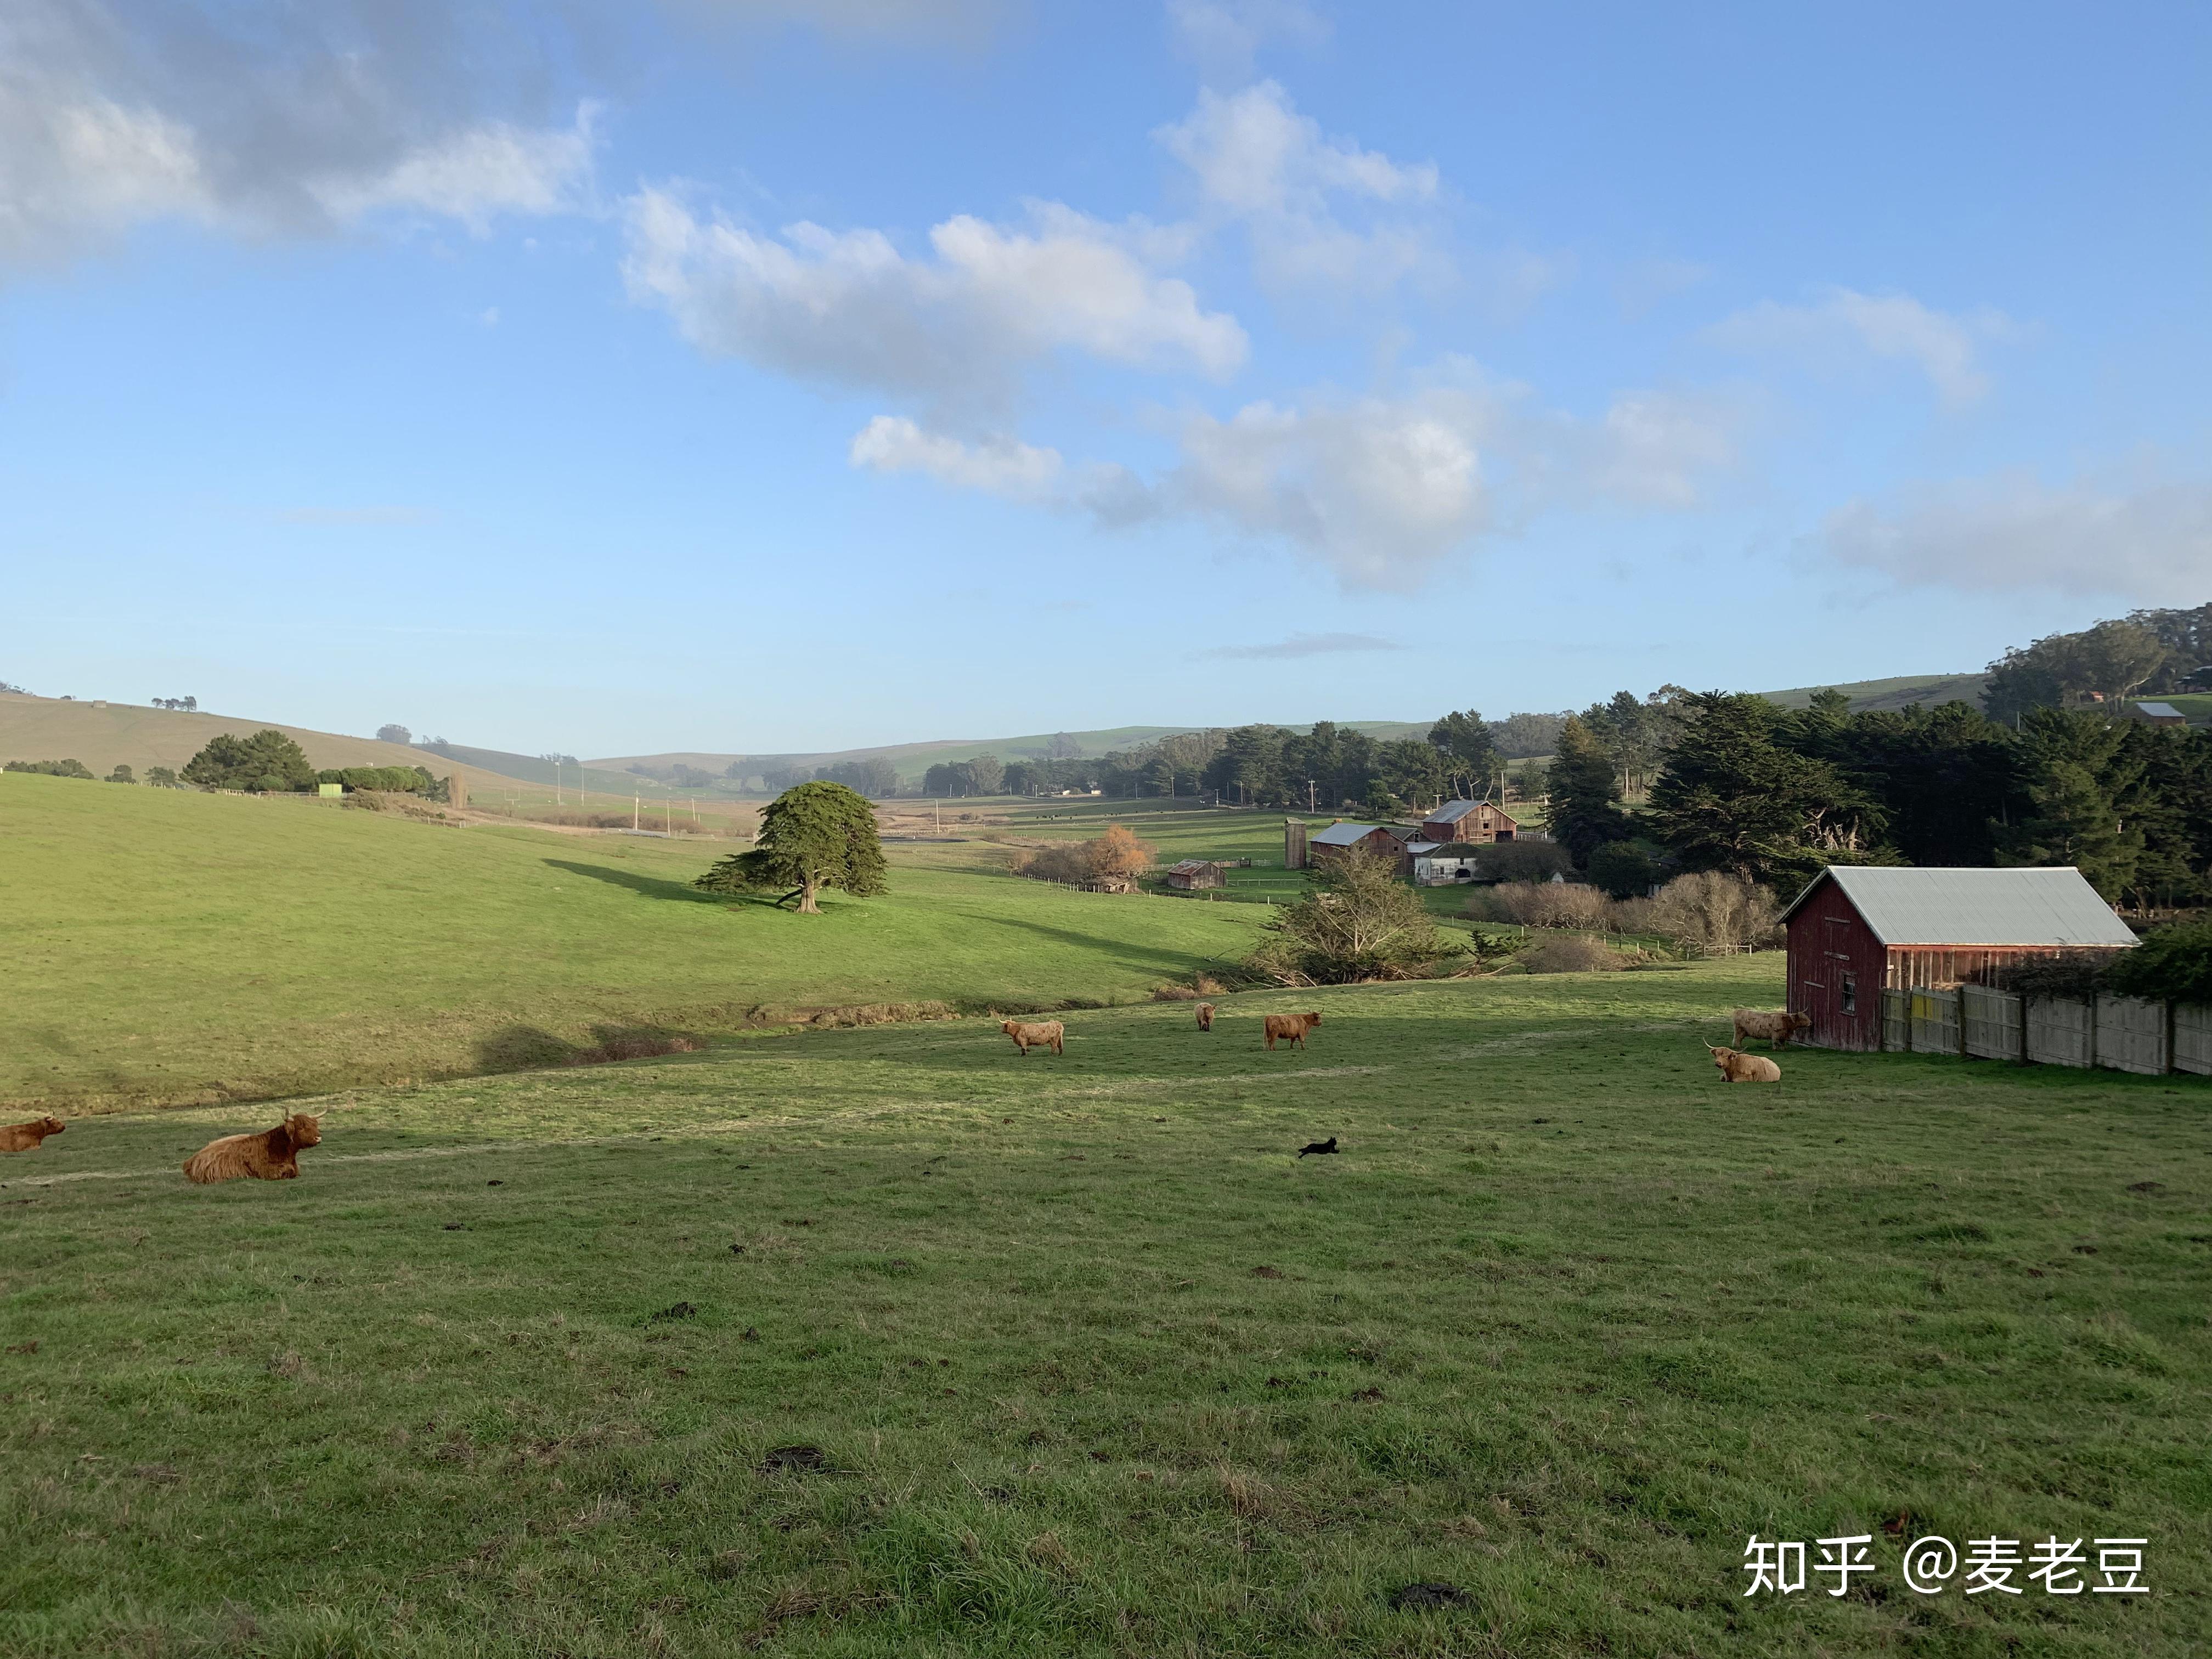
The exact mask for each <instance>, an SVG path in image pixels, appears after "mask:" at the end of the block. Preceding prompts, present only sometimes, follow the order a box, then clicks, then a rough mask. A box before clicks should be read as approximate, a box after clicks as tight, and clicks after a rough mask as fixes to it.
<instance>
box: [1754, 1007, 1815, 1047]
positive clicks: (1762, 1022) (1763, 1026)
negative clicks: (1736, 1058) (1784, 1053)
mask: <svg viewBox="0 0 2212 1659" xmlns="http://www.w3.org/2000/svg"><path fill="white" fill-rule="evenodd" d="M1812 1024H1813V1016H1812V1015H1810V1014H1791V1013H1769V1012H1767V1011H1766V1010H1765V1009H1764V1008H1739V1009H1737V1010H1736V1011H1735V1043H1736V1047H1737V1048H1741V1047H1743V1045H1744V1044H1745V1043H1747V1042H1771V1043H1772V1044H1773V1045H1774V1046H1775V1047H1776V1048H1788V1047H1789V1046H1790V1033H1791V1032H1793V1031H1802V1030H1808V1029H1809V1028H1810V1027H1811V1025H1812Z"/></svg>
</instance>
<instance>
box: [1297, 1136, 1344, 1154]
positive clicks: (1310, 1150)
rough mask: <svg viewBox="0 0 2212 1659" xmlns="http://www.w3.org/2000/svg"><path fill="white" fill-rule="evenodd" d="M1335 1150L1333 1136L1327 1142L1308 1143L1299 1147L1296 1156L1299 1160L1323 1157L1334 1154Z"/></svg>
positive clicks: (1334, 1138)
mask: <svg viewBox="0 0 2212 1659" xmlns="http://www.w3.org/2000/svg"><path fill="white" fill-rule="evenodd" d="M1336 1149H1337V1147H1336V1137H1335V1136H1334V1135H1331V1136H1330V1137H1329V1138H1328V1139H1327V1140H1315V1141H1310V1142H1308V1143H1307V1144H1306V1145H1305V1146H1301V1147H1299V1148H1298V1156H1299V1157H1300V1158H1305V1157H1308V1156H1322V1157H1325V1156H1327V1155H1328V1154H1330V1153H1333V1152H1335V1151H1336Z"/></svg>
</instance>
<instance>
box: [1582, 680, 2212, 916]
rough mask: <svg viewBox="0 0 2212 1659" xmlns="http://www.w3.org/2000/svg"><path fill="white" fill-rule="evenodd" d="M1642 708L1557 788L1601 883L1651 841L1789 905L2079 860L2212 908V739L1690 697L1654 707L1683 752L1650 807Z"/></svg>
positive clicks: (2104, 717)
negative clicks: (1635, 747) (1989, 869)
mask: <svg viewBox="0 0 2212 1659" xmlns="http://www.w3.org/2000/svg"><path fill="white" fill-rule="evenodd" d="M1623 698H1626V694H1625V693H1624V694H1623V696H1622V697H1618V698H1615V699H1614V700H1613V703H1610V704H1607V705H1601V708H1597V709H1593V710H1590V711H1588V712H1586V713H1585V714H1581V715H1577V716H1576V717H1575V718H1574V719H1572V720H1569V721H1568V722H1567V724H1566V726H1565V729H1564V730H1563V731H1562V732H1561V734H1560V738H1559V752H1558V754H1557V755H1556V756H1555V757H1554V758H1553V762H1552V766H1551V769H1550V773H1549V776H1548V785H1549V790H1550V796H1551V829H1552V834H1553V836H1554V838H1555V839H1557V840H1558V841H1559V842H1562V843H1563V844H1565V846H1566V848H1568V850H1569V851H1570V853H1571V854H1573V856H1574V858H1575V860H1576V863H1577V866H1581V867H1583V868H1584V869H1586V870H1589V869H1595V868H1596V867H1598V866H1599V864H1600V863H1601V861H1602V860H1605V859H1607V858H1608V857H1612V856H1614V855H1613V853H1612V850H1611V849H1613V848H1615V847H1616V846H1619V845H1622V844H1627V845H1634V844H1636V843H1638V842H1643V843H1644V844H1645V846H1646V847H1648V848H1650V849H1651V851H1652V852H1654V853H1656V854H1658V856H1659V857H1660V858H1661V859H1662V860H1663V862H1664V864H1665V865H1667V866H1672V867H1674V868H1677V869H1681V870H1723V871H1729V872H1733V873H1735V874H1737V875H1741V876H1745V877H1747V878H1751V879H1753V880H1757V881H1761V882H1765V883H1766V884H1770V885H1771V886H1775V887H1777V888H1781V889H1788V888H1791V887H1794V885H1795V884H1798V883H1801V882H1802V881H1804V880H1805V879H1808V878H1809V877H1810V876H1811V875H1812V874H1813V873H1814V872H1815V871H1817V870H1818V869H1820V867H1821V866H1825V865H1830V864H1869V863H1875V864H1916V865H1983V866H1987V865H1995V864H2033V865H2059V864H2071V865H2075V866H2078V867H2079V868H2080V869H2081V872H2082V873H2083V874H2084V875H2085V876H2087V878H2088V879H2089V880H2090V881H2091V882H2092V883H2093V884H2094V885H2095V886H2096V888H2097V889H2098V890H2099V891H2100V892H2101V893H2103V894H2105V895H2106V896H2107V897H2108V898H2113V899H2118V900H2124V901H2125V902H2129V903H2131V904H2136V905H2159V906H2164V905H2176V904H2188V903H2198V902H2207V901H2212V731H2204V730H2197V731H2190V730H2184V729H2180V728H2176V727H2171V726H2150V725H2148V724H2146V723H2144V722H2142V721H2138V720H2124V719H2114V718H2112V717H2111V716H2110V715H2108V714H2106V713H2105V712H2103V711H2102V710H2100V709H2065V708H2046V707H2034V708H2027V709H2026V710H2024V711H2021V713H2019V714H2017V715H2016V716H2015V720H2014V722H2013V723H2012V724H2009V725H2008V724H2002V723H2000V722H1998V721H1996V720H1991V719H1990V718H1989V717H1988V716H1987V715H1985V714H1982V713H1980V712H1979V711H1978V710H1976V709H1973V708H1969V707H1968V706H1967V705H1966V704H1965V703H1963V702H1951V703H1946V704H1944V705H1942V707H1941V708H1917V707H1914V708H1904V709H1899V710H1893V711H1873V712H1868V713H1863V714H1852V713H1850V708H1849V705H1848V701H1847V700H1846V699H1845V698H1844V696H1842V695H1841V694H1839V693H1838V692H1834V691H1823V692H1820V693H1819V694H1818V695H1816V696H1814V698H1813V700H1812V702H1811V705H1810V706H1809V707H1808V708H1802V709H1796V710H1785V709H1783V708H1778V707H1777V706H1776V705H1775V704H1773V703H1771V702H1767V701H1766V700H1765V698H1763V697H1759V696H1751V695H1747V694H1731V693H1726V692H1718V691H1713V692H1703V693H1694V694H1692V693H1681V694H1679V695H1678V694H1674V693H1673V692H1672V691H1671V690H1670V691H1669V692H1668V693H1665V694H1654V697H1653V698H1652V699H1647V700H1645V701H1646V706H1647V707H1663V708H1664V709H1665V711H1666V712H1665V732H1664V738H1663V742H1664V749H1663V753H1662V757H1661V758H1660V760H1659V762H1658V769H1657V772H1656V778H1655V780H1654V781H1653V783H1652V785H1651V788H1650V795H1649V799H1648V800H1647V801H1646V802H1645V803H1644V805H1643V807H1642V810H1640V811H1638V810H1634V809H1632V807H1631V806H1629V805H1627V804H1626V800H1625V799H1624V798H1625V795H1626V788H1625V787H1624V782H1623V779H1624V776H1625V775H1626V776H1628V777H1633V775H1634V766H1633V763H1632V760H1625V757H1624V749H1623V747H1622V744H1621V742H1620V736H1619V733H1620V730H1621V729H1622V728H1621V727H1620V726H1607V724H1606V722H1605V720H1604V718H1603V714H1604V712H1605V711H1607V710H1611V709H1615V708H1622V707H1623V706H1624V704H1623ZM1628 702H1634V700H1633V699H1628Z"/></svg>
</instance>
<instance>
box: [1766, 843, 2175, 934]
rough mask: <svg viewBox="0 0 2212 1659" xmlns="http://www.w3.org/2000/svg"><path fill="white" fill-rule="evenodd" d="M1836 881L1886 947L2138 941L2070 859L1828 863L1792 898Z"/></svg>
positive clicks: (1800, 900)
mask: <svg viewBox="0 0 2212 1659" xmlns="http://www.w3.org/2000/svg"><path fill="white" fill-rule="evenodd" d="M1825 881H1833V882H1834V883H1835V884H1836V885H1837V887H1838V889H1840V890H1842V892H1843V895H1844V897H1845V898H1847V899H1849V900H1850V903H1851V908H1854V909H1855V910H1857V912H1858V913H1859V915H1860V916H1861V917H1862V918H1863V920H1864V921H1865V922H1866V925H1867V927H1868V928H1869V930H1870V931H1871V932H1872V933H1873V934H1874V936H1875V938H1876V939H1879V940H1881V943H1882V945H1884V946H1885V947H1889V948H1894V947H1897V946H1900V945H2060V946H2074V947H2080V948H2095V947H2098V946H2104V945H2133V944H2135V943H2136V935H2135V933H2134V932H2133V930H2132V929H2130V927H2128V925H2127V924H2126V923H2125V922H2124V921H2121V920H2120V919H2119V917H2118V916H2117V915H2114V914H2113V913H2112V906H2111V905H2109V904H2107V903H2106V902H2105V901H2104V900H2103V899H2102V898H2100V897H2099V896H2098V894H2097V890H2096V889H2095V888H2093V887H2092V886H2091V885H2090V884H2089V883H2088V881H2087V878H2084V877H2083V876H2082V874H2081V871H2080V870H2078V869H2077V868H2075V866H2072V865H2070V864H2067V865H2057V866H2014V867H2010V868H2003V869H1996V868H1989V867H1984V866H1920V867H1913V866H1904V867H1899V866H1890V865H1867V864H1846V865H1834V864H1832V865H1830V866H1827V867H1826V869H1824V870H1822V871H1821V872H1820V874H1818V875H1816V876H1814V878H1813V879H1812V880H1811V881H1809V882H1808V883H1807V884H1805V887H1804V890H1802V892H1800V893H1799V894H1798V895H1797V896H1796V898H1794V899H1792V900H1790V905H1789V908H1787V909H1785V910H1784V911H1783V913H1782V920H1783V921H1785V922H1786V921H1789V920H1790V917H1791V916H1793V915H1796V913H1797V912H1798V910H1799V909H1801V908H1802V907H1803V905H1804V903H1805V902H1806V900H1808V899H1809V898H1810V897H1812V896H1813V895H1814V893H1815V892H1817V891H1818V890H1820V884H1821V883H1823V882H1825Z"/></svg>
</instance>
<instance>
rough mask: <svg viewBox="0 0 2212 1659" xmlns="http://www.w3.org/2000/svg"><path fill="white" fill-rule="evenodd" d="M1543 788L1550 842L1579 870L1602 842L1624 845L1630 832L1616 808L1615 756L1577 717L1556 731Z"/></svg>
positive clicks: (1617, 801) (1625, 818)
mask: <svg viewBox="0 0 2212 1659" xmlns="http://www.w3.org/2000/svg"><path fill="white" fill-rule="evenodd" d="M1544 787H1545V788H1546V790H1547V792H1548V793H1549V794H1550V795H1551V798H1552V800H1551V831H1552V839H1553V841H1555V842H1559V844H1560V845H1562V846H1563V847H1565V848H1566V849H1567V853H1568V855H1569V856H1570V857H1571V858H1572V859H1573V860H1574V861H1575V865H1576V867H1577V869H1579V868H1581V867H1583V866H1586V865H1588V864H1589V860H1590V854H1593V853H1595V851H1596V850H1597V849H1598V848H1601V847H1602V846H1603V845H1605V843H1606V842H1609V841H1626V840H1627V839H1628V838H1629V836H1631V835H1632V834H1633V833H1634V832H1633V831H1632V829H1631V828H1630V827H1629V823H1628V815H1627V814H1626V812H1624V811H1621V810H1620V774H1619V773H1618V772H1616V771H1615V770H1614V768H1613V756H1612V754H1611V752H1610V751H1609V750H1607V748H1606V746H1605V745H1604V744H1602V743H1601V742H1599V741H1598V737H1597V734H1596V733H1595V732H1593V731H1591V730H1590V728H1589V724H1588V723H1587V722H1586V721H1585V720H1583V717H1582V716H1581V715H1579V714H1576V715H1573V716H1571V717H1570V718H1569V720H1567V723H1566V724H1565V726H1561V727H1560V728H1559V748H1558V750H1557V752H1556V753H1554V754H1553V757H1552V768H1551V770H1550V771H1549V772H1548V773H1547V774H1546V775H1545V786H1544Z"/></svg>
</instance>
